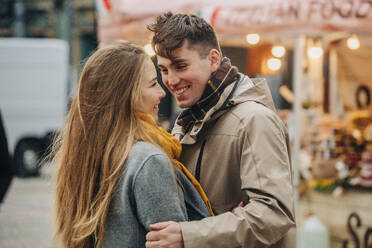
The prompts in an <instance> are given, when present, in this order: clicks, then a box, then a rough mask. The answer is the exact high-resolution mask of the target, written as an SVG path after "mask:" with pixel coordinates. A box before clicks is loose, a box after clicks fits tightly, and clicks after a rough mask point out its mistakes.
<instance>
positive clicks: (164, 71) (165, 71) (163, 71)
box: [160, 69, 168, 74]
mask: <svg viewBox="0 0 372 248" xmlns="http://www.w3.org/2000/svg"><path fill="white" fill-rule="evenodd" d="M160 72H161V73H163V74H164V73H167V72H168V70H167V69H160Z"/></svg>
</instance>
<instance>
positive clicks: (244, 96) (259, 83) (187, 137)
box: [172, 73, 276, 144]
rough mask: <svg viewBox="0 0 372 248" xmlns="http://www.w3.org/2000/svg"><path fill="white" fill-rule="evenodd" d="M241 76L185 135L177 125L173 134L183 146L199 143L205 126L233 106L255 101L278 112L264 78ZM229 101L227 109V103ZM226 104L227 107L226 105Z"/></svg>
mask: <svg viewBox="0 0 372 248" xmlns="http://www.w3.org/2000/svg"><path fill="white" fill-rule="evenodd" d="M239 74H240V78H239V79H238V80H237V81H236V82H235V83H233V84H231V85H229V86H227V87H226V89H225V90H224V92H223V93H222V94H221V97H220V99H219V101H218V102H217V104H216V105H215V106H214V107H212V108H211V109H210V110H209V111H208V112H207V113H206V114H205V116H204V118H203V120H201V121H199V122H197V123H195V125H194V126H193V127H192V128H191V129H190V130H189V131H188V132H187V133H185V131H184V129H183V127H182V126H180V125H178V124H175V126H174V127H173V130H172V134H173V135H174V136H175V137H176V138H177V139H178V140H180V141H181V143H182V144H194V143H196V141H197V137H198V134H199V132H200V131H201V130H202V129H203V127H204V125H205V124H206V123H208V122H210V121H213V120H215V119H217V118H219V117H220V116H221V115H223V114H224V113H225V112H226V111H228V109H230V108H231V107H232V106H235V105H238V104H240V103H243V102H247V101H254V102H257V103H259V104H262V105H264V106H265V107H267V108H269V109H271V110H273V111H274V112H276V109H275V106H274V102H273V100H272V96H271V93H270V89H269V87H268V85H267V83H266V79H264V78H254V79H250V78H249V77H248V76H246V75H244V74H241V73H239ZM235 84H238V85H237V87H236V89H235V91H234V92H233V96H232V97H231V99H228V97H229V95H230V93H231V92H232V91H233V89H234V86H235ZM226 100H228V101H229V102H228V104H227V107H226V108H223V109H221V107H222V106H225V105H226V104H225V102H226ZM224 104H225V105H224Z"/></svg>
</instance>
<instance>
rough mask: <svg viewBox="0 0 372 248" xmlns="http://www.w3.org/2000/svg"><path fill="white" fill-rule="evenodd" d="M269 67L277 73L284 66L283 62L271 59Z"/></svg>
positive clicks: (268, 62) (268, 63)
mask: <svg viewBox="0 0 372 248" xmlns="http://www.w3.org/2000/svg"><path fill="white" fill-rule="evenodd" d="M267 66H268V67H269V69H270V70H272V71H277V70H279V69H280V67H281V66H282V61H280V59H276V58H271V59H269V60H268V61H267Z"/></svg>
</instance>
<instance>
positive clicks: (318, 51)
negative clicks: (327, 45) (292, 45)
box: [307, 46, 323, 59]
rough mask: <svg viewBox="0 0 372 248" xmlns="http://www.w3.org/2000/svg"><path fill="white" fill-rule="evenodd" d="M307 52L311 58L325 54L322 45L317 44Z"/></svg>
mask: <svg viewBox="0 0 372 248" xmlns="http://www.w3.org/2000/svg"><path fill="white" fill-rule="evenodd" d="M307 53H308V55H309V56H310V58H313V59H317V58H320V57H321V56H322V55H323V49H322V48H321V47H317V46H315V47H312V48H310V49H309V50H308V52H307Z"/></svg>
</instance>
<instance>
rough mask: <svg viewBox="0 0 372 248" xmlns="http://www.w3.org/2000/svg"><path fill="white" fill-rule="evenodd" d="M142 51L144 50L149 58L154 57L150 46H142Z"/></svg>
mask: <svg viewBox="0 0 372 248" xmlns="http://www.w3.org/2000/svg"><path fill="white" fill-rule="evenodd" d="M144 49H145V52H146V53H147V54H148V55H149V56H150V57H152V56H154V55H155V52H154V49H152V46H151V44H146V45H145V46H144Z"/></svg>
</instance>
